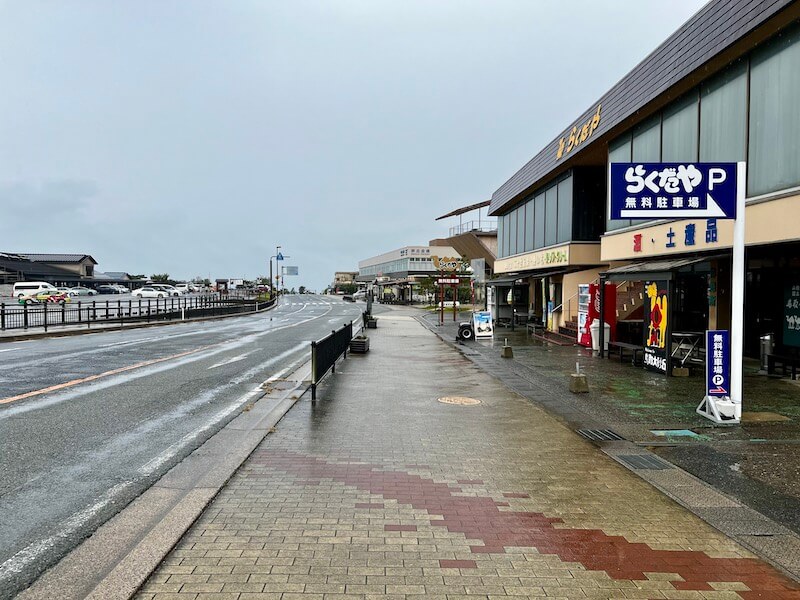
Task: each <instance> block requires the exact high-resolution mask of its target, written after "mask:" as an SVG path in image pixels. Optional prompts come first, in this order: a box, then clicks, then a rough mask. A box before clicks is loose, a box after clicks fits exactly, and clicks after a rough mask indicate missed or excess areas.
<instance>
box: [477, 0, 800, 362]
mask: <svg viewBox="0 0 800 600" xmlns="http://www.w3.org/2000/svg"><path fill="white" fill-rule="evenodd" d="M799 105H800V2H798V1H797V0H766V1H765V0H727V1H723V0H712V1H710V2H709V3H708V4H706V5H705V6H703V8H702V9H700V10H699V11H698V12H697V13H696V14H695V15H694V16H693V17H692V18H691V19H689V20H688V21H687V22H686V23H685V24H684V25H683V26H682V27H680V28H679V29H678V30H677V31H676V32H675V33H674V34H673V35H671V36H670V37H669V38H668V39H667V40H666V41H664V42H663V43H662V44H661V45H660V46H658V48H656V49H655V50H654V51H653V52H652V53H651V54H650V55H649V56H647V57H645V58H644V60H642V62H641V63H639V64H638V65H637V66H636V67H635V68H634V69H633V70H632V71H631V72H630V73H628V74H627V75H625V76H624V77H623V78H622V79H621V80H620V81H619V82H618V83H616V84H615V85H614V86H613V87H612V88H611V89H610V90H609V91H608V92H606V93H605V94H604V95H603V96H602V97H600V98H599V99H598V100H597V101H596V102H593V103H592V104H591V105H590V107H589V108H588V109H587V110H586V111H585V112H584V113H583V114H581V115H579V116H578V117H577V118H576V119H575V120H574V122H572V123H570V124H569V125H568V126H567V127H566V129H565V130H564V131H563V132H562V133H561V134H560V135H558V136H557V137H556V139H554V140H552V142H550V143H549V144H547V145H546V146H545V147H544V148H542V150H541V151H540V152H539V153H538V154H537V155H536V156H534V157H533V158H532V159H531V160H530V161H528V163H526V164H525V165H523V166H522V167H521V168H520V169H519V170H518V171H517V172H516V173H515V174H514V175H513V176H512V177H511V178H510V179H509V180H508V181H506V182H505V183H504V184H503V185H502V186H501V187H500V188H499V189H498V190H497V191H495V193H494V194H493V195H492V200H491V205H490V209H489V213H490V214H491V215H494V216H496V217H497V218H498V256H497V260H496V261H495V269H494V270H495V273H496V274H499V275H501V276H502V277H505V278H507V279H509V280H513V281H515V282H516V283H517V284H518V285H520V286H521V287H523V288H524V290H525V293H524V300H523V303H524V308H525V309H526V310H527V311H528V313H529V316H530V317H531V318H532V319H534V320H540V321H541V322H542V323H545V324H549V328H550V329H551V330H552V331H558V332H560V333H562V334H568V335H569V336H574V335H576V334H577V333H578V332H577V331H576V330H577V319H578V315H579V308H580V306H581V305H585V304H586V298H585V297H582V293H583V292H585V288H584V287H579V286H580V285H581V284H590V283H593V282H598V281H599V280H600V279H601V278H602V279H603V280H604V281H610V282H614V288H615V290H616V295H617V300H616V311H615V312H616V318H617V319H618V320H619V322H620V323H619V325H618V326H616V327H615V333H614V335H615V337H617V338H618V339H623V340H626V341H629V342H634V343H638V342H640V341H642V340H643V335H644V334H643V328H644V322H643V319H644V314H643V313H644V309H643V303H644V302H647V301H648V298H647V296H646V293H645V287H644V286H645V283H653V282H656V283H657V282H662V281H669V282H671V284H670V287H671V289H672V291H671V297H670V298H669V303H670V306H671V311H672V312H671V315H672V316H671V319H672V323H671V329H672V331H673V332H677V333H681V332H684V333H690V334H691V333H692V332H695V333H696V332H702V331H703V330H705V329H716V328H722V329H725V328H728V327H729V326H730V303H731V298H730V286H731V246H732V241H733V233H732V231H733V223H732V221H723V220H720V221H717V220H715V219H679V220H653V221H650V222H643V221H629V220H613V219H611V218H610V211H609V193H608V173H609V171H610V166H609V165H610V164H611V163H614V162H625V163H627V162H676V163H679V162H682V161H685V162H687V163H688V162H701V161H702V162H715V161H716V162H723V161H724V162H735V161H746V162H747V207H746V243H747V249H746V268H747V284H746V285H747V287H746V293H745V304H746V306H745V315H746V323H745V353H746V354H749V355H757V354H758V349H759V337H760V336H763V335H766V334H772V335H773V336H774V338H775V340H776V342H777V344H778V345H779V346H784V347H790V348H791V347H794V348H797V347H800V309H798V303H797V302H795V301H794V300H793V298H794V295H798V296H800V292H797V294H795V292H796V291H797V290H800V110H798V108H797V107H798V106H799ZM606 289H608V288H606ZM579 292H580V293H579ZM673 342H674V340H670V344H672V343H673Z"/></svg>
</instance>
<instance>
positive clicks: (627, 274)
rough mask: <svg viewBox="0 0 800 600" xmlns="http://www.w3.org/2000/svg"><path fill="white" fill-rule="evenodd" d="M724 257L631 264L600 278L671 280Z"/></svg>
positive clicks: (614, 269)
mask: <svg viewBox="0 0 800 600" xmlns="http://www.w3.org/2000/svg"><path fill="white" fill-rule="evenodd" d="M723 256H725V255H721V254H714V255H710V256H693V257H683V258H670V259H663V260H651V261H647V262H638V263H632V264H629V265H623V266H621V267H614V268H613V269H609V270H608V271H606V272H605V273H601V274H600V277H601V278H602V279H605V280H606V281H645V280H651V279H672V278H673V277H674V275H675V273H677V272H678V271H681V270H684V269H686V268H687V267H692V266H694V265H697V264H699V263H703V262H708V261H709V260H713V259H716V258H721V257H723Z"/></svg>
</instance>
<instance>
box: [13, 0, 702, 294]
mask: <svg viewBox="0 0 800 600" xmlns="http://www.w3.org/2000/svg"><path fill="white" fill-rule="evenodd" d="M703 4H704V2H703V1H702V0H671V1H670V2H663V1H660V0H652V1H649V0H626V1H624V0H560V1H557V2H556V1H552V0H548V1H545V0H527V1H523V0H484V1H472V0H396V1H388V0H387V1H380V0H340V1H335V0H330V1H325V2H323V1H321V0H320V1H304V0H283V1H281V2H277V1H268V0H216V1H207V0H126V1H123V0H116V1H109V0H96V1H89V0H85V1H81V0H75V1H70V0H50V1H37V0H16V1H5V0H2V1H0V89H2V92H1V93H0V202H2V207H3V210H2V213H0V214H1V215H2V216H0V237H1V239H2V243H0V251H8V252H80V253H87V254H91V255H93V256H94V257H95V259H97V261H98V262H99V263H100V264H99V267H98V268H99V269H100V270H108V271H128V272H131V273H146V274H148V275H149V274H152V273H161V272H168V273H170V274H171V275H172V276H173V277H176V278H189V277H193V276H195V275H200V276H202V277H209V276H210V277H211V278H215V277H249V278H252V277H255V276H257V275H263V274H266V273H267V271H268V266H267V265H268V263H267V260H268V257H269V256H270V255H272V254H274V253H275V246H276V245H277V244H280V245H281V246H282V247H283V252H284V253H285V254H286V255H288V256H290V257H291V258H288V259H287V261H286V263H284V264H290V265H295V264H296V265H298V266H299V268H300V274H301V275H300V276H299V277H294V278H287V286H289V287H291V286H298V285H306V286H308V287H311V288H312V289H322V288H324V287H325V285H326V284H327V283H329V282H330V281H331V280H332V278H333V273H334V271H337V270H351V269H352V270H355V269H356V267H357V264H358V261H359V260H360V259H363V258H367V257H369V256H373V255H375V254H380V253H382V252H386V251H389V250H392V249H394V248H397V247H400V246H404V245H409V244H426V243H427V242H428V240H430V239H432V238H436V237H443V236H444V235H445V234H446V232H447V227H448V226H449V225H452V224H454V223H447V222H435V221H434V219H435V218H436V217H437V216H439V215H441V214H444V213H446V212H449V211H450V210H452V209H455V208H457V207H460V206H463V205H466V204H471V203H474V202H479V201H481V200H485V199H488V198H489V197H490V196H491V194H492V192H493V191H494V190H495V189H497V188H498V187H499V186H500V185H501V184H502V183H503V182H504V181H505V180H506V179H508V177H510V176H511V175H512V174H513V173H514V172H515V171H516V170H517V169H519V168H520V167H521V166H522V165H523V164H524V163H525V162H526V161H527V160H528V159H530V158H531V157H532V156H533V155H534V154H536V153H537V152H538V151H539V150H540V149H541V148H542V147H543V146H544V145H545V144H547V143H548V142H550V141H551V140H552V139H553V138H554V137H555V136H556V135H557V134H559V133H560V132H561V131H562V130H563V129H564V128H566V126H567V125H569V124H570V122H571V121H572V120H573V119H574V118H575V117H577V116H578V115H579V113H580V112H582V111H583V110H584V109H586V108H588V107H589V106H590V105H591V104H592V103H593V102H594V101H595V100H596V99H597V98H599V96H600V95H602V93H603V92H605V91H606V90H607V89H608V88H610V87H611V86H612V85H613V84H614V83H615V82H616V81H617V80H619V78H620V77H622V76H623V75H624V74H625V73H627V72H628V71H629V70H630V69H631V68H633V67H634V66H635V65H636V64H637V63H638V62H639V61H641V60H642V59H643V58H644V57H645V56H646V55H647V54H648V53H649V52H650V51H651V50H653V49H654V48H655V47H656V46H657V45H658V44H659V43H661V42H662V41H663V40H664V39H665V38H666V37H667V36H668V35H669V34H671V33H672V32H673V31H674V30H675V29H677V28H678V27H679V26H680V25H681V23H683V22H684V21H685V20H686V19H687V18H689V17H690V16H691V15H692V14H693V13H694V12H696V11H697V10H698V9H699V8H700V7H701V6H702V5H703Z"/></svg>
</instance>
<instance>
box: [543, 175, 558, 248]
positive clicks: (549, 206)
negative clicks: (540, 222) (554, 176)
mask: <svg viewBox="0 0 800 600" xmlns="http://www.w3.org/2000/svg"><path fill="white" fill-rule="evenodd" d="M544 195H545V226H544V245H545V246H551V245H553V244H555V243H556V240H557V239H558V233H557V231H558V188H557V187H556V186H552V187H551V188H549V189H548V190H547V191H546V192H545V193H544Z"/></svg>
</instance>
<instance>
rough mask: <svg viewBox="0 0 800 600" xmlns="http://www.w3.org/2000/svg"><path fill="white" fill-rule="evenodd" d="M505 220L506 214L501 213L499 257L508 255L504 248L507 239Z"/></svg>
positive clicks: (498, 237)
mask: <svg viewBox="0 0 800 600" xmlns="http://www.w3.org/2000/svg"><path fill="white" fill-rule="evenodd" d="M505 222H506V218H505V216H503V215H500V216H499V217H498V218H497V258H505V255H506V253H505V251H504V249H503V243H504V242H505V239H506V233H505Z"/></svg>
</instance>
